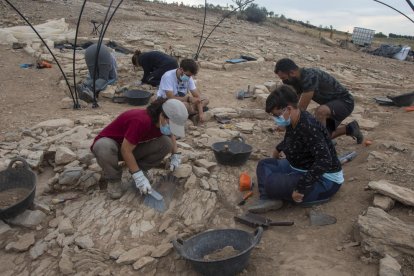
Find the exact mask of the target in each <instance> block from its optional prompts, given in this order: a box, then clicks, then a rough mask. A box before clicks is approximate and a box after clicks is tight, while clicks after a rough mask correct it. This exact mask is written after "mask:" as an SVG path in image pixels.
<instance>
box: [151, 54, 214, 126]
mask: <svg viewBox="0 0 414 276" xmlns="http://www.w3.org/2000/svg"><path fill="white" fill-rule="evenodd" d="M197 72H198V65H197V63H196V62H195V61H194V60H193V59H183V60H182V61H181V63H180V67H179V68H178V69H173V70H170V71H167V72H165V73H164V75H163V76H162V78H161V82H160V86H159V89H158V92H157V97H158V98H164V99H166V98H168V99H177V100H180V101H182V102H183V103H184V105H185V106H186V107H187V110H188V114H189V116H190V119H192V121H193V122H194V123H196V122H198V121H199V122H201V123H202V122H204V111H206V110H207V109H208V108H207V105H208V103H209V101H208V99H207V98H204V97H203V98H202V97H201V95H200V92H199V91H198V89H197V87H196V85H195V82H194V80H193V76H195V75H196V74H197Z"/></svg>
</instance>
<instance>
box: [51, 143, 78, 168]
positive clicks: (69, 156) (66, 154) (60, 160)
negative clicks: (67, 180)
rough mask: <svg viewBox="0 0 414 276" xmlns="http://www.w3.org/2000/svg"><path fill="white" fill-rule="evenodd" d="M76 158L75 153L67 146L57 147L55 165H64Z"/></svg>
mask: <svg viewBox="0 0 414 276" xmlns="http://www.w3.org/2000/svg"><path fill="white" fill-rule="evenodd" d="M74 160H76V154H75V153H74V152H73V151H71V150H70V149H69V148H67V147H58V148H57V149H56V155H55V162H56V165H65V164H68V163H70V162H72V161H74Z"/></svg>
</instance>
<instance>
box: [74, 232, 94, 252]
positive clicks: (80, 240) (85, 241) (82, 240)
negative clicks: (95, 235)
mask: <svg viewBox="0 0 414 276" xmlns="http://www.w3.org/2000/svg"><path fill="white" fill-rule="evenodd" d="M75 244H76V245H77V246H79V247H80V248H85V249H89V248H92V247H93V246H94V243H93V240H92V239H91V237H90V236H89V235H86V236H82V237H76V238H75Z"/></svg>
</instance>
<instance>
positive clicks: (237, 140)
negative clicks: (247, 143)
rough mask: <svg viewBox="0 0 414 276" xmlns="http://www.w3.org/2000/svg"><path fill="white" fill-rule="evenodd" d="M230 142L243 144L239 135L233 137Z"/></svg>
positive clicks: (242, 139)
mask: <svg viewBox="0 0 414 276" xmlns="http://www.w3.org/2000/svg"><path fill="white" fill-rule="evenodd" d="M231 140H232V141H236V142H241V143H244V138H243V137H241V136H240V135H238V136H235V137H233V138H232V139H231Z"/></svg>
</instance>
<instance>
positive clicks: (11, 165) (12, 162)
mask: <svg viewBox="0 0 414 276" xmlns="http://www.w3.org/2000/svg"><path fill="white" fill-rule="evenodd" d="M18 161H20V162H22V164H23V168H24V169H26V170H30V167H29V164H28V163H27V161H26V160H25V159H24V158H22V157H15V158H13V159H12V160H11V161H10V163H9V165H8V166H7V169H12V168H13V165H14V163H16V162H18Z"/></svg>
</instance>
